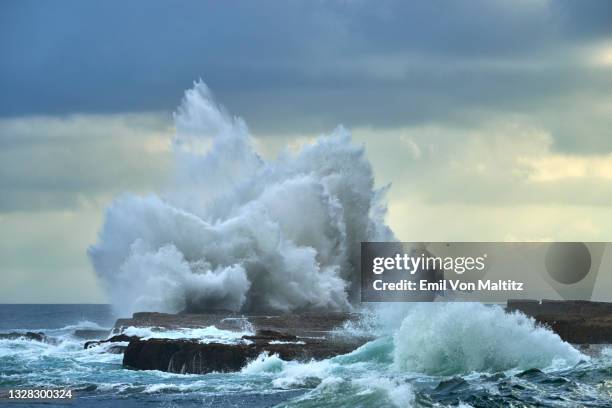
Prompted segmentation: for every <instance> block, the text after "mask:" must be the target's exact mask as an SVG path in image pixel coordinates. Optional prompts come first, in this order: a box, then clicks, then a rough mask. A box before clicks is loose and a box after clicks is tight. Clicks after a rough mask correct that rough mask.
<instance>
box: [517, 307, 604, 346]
mask: <svg viewBox="0 0 612 408" xmlns="http://www.w3.org/2000/svg"><path fill="white" fill-rule="evenodd" d="M506 310H508V311H510V312H512V311H520V312H522V313H524V314H526V315H528V316H531V317H533V318H534V319H535V320H536V321H537V322H538V323H540V324H541V325H543V326H546V327H549V328H550V329H552V330H553V331H554V332H555V333H557V334H558V335H559V336H560V337H561V338H562V339H563V340H565V341H567V342H570V343H575V344H585V343H588V344H605V343H612V303H606V302H590V301H585V300H543V301H542V302H539V301H537V300H508V304H507V306H506Z"/></svg>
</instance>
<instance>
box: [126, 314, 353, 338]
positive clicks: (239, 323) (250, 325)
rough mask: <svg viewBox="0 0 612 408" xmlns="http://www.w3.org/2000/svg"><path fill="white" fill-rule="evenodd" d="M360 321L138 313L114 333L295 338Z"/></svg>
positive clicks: (300, 316)
mask: <svg viewBox="0 0 612 408" xmlns="http://www.w3.org/2000/svg"><path fill="white" fill-rule="evenodd" d="M357 319H359V314H358V313H340V312H337V313H336V312H332V313H299V314H293V313H288V314H282V315H274V316H270V315H252V314H238V313H234V312H226V311H217V312H210V313H205V314H169V313H154V312H142V313H134V315H133V316H132V317H131V318H129V319H119V320H117V322H116V323H115V328H114V331H115V332H117V333H121V332H122V331H123V330H125V329H126V328H127V327H130V326H134V327H153V328H157V329H160V330H175V329H181V328H201V327H207V326H215V327H216V328H218V329H222V330H232V331H261V330H274V331H277V332H283V333H288V334H293V335H295V336H310V337H316V336H321V335H322V334H324V333H327V332H330V331H332V330H334V329H335V328H337V327H340V326H342V325H343V324H344V323H345V322H347V321H356V320H357Z"/></svg>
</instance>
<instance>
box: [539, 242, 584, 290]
mask: <svg viewBox="0 0 612 408" xmlns="http://www.w3.org/2000/svg"><path fill="white" fill-rule="evenodd" d="M545 265H546V270H547V271H548V274H549V275H550V277H551V278H553V279H554V280H556V281H557V282H559V283H564V284H566V285H571V284H573V283H577V282H580V281H581V280H582V279H584V278H585V277H586V276H587V275H588V274H589V271H590V270H591V253H590V252H589V248H587V246H586V245H585V244H583V243H582V242H555V243H554V244H552V245H551V246H550V247H549V248H548V251H547V252H546V259H545Z"/></svg>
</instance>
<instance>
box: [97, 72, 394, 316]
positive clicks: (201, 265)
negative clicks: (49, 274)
mask: <svg viewBox="0 0 612 408" xmlns="http://www.w3.org/2000/svg"><path fill="white" fill-rule="evenodd" d="M175 121H176V130H177V133H176V137H175V140H174V143H173V148H174V155H175V159H176V160H175V162H176V166H175V174H174V177H173V179H172V180H173V183H172V184H171V185H169V186H168V188H167V189H166V190H165V191H164V192H163V194H159V195H149V196H146V197H139V196H135V195H132V194H124V195H122V196H120V197H118V198H117V199H116V200H115V201H114V202H113V203H112V204H111V206H110V207H109V208H108V209H107V211H106V216H105V220H104V225H103V226H102V230H101V231H100V235H99V240H98V242H97V243H96V244H95V245H93V246H92V247H91V248H90V250H89V255H90V258H91V261H92V263H93V266H94V268H95V270H96V272H97V274H98V276H99V277H100V279H101V280H102V282H103V283H104V284H105V286H106V288H107V289H108V293H109V295H110V297H111V299H112V301H113V305H114V306H115V308H116V309H117V310H118V311H120V312H122V313H123V314H128V313H131V312H134V311H140V310H147V311H164V312H179V311H181V310H184V309H186V310H189V311H201V310H207V309H226V310H227V309H229V310H243V311H246V310H249V311H252V310H273V311H291V310H349V309H351V302H353V301H354V300H356V297H357V295H358V293H357V281H358V265H359V254H360V243H361V241H376V240H385V241H387V240H393V239H394V238H393V234H392V233H391V231H390V229H389V228H388V227H387V226H386V225H385V224H384V222H383V218H384V214H385V206H384V203H383V201H382V197H383V195H384V194H383V193H384V191H383V190H375V189H374V178H373V175H372V168H371V166H370V163H369V162H368V160H367V158H366V156H365V153H364V150H363V148H362V147H359V146H355V145H353V144H352V143H351V136H350V134H349V132H348V131H347V130H346V129H344V128H342V127H339V128H338V129H336V130H335V131H334V132H333V133H332V134H330V135H328V136H322V137H320V138H319V139H318V140H317V141H316V142H315V143H313V144H311V145H308V146H305V147H304V148H303V149H302V150H301V151H299V152H297V153H291V152H289V151H285V152H284V153H283V154H281V155H280V156H279V157H278V159H276V160H274V161H264V160H263V159H262V158H261V157H259V155H258V154H257V153H256V151H255V150H254V148H253V145H252V139H251V136H250V134H249V131H248V128H247V126H246V124H245V123H244V122H243V121H242V120H241V119H240V118H236V117H231V116H230V115H229V114H227V112H226V111H225V110H224V109H223V108H221V107H220V106H219V105H217V103H216V102H215V101H214V98H213V97H212V94H211V93H210V91H209V90H208V88H207V87H206V85H204V84H203V83H201V82H200V83H197V84H196V85H195V87H194V88H193V89H191V90H189V91H187V92H186V94H185V99H184V100H183V103H182V105H181V106H180V107H179V109H178V111H177V113H176V115H175ZM211 145H212V147H211Z"/></svg>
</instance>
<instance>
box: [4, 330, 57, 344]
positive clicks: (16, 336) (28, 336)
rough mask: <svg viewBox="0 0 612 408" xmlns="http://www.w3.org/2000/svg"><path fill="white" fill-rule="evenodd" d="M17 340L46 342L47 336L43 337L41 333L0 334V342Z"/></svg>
mask: <svg viewBox="0 0 612 408" xmlns="http://www.w3.org/2000/svg"><path fill="white" fill-rule="evenodd" d="M17 339H24V340H32V341H41V342H46V341H47V336H45V334H44V333H42V332H25V333H18V332H11V333H0V340H17Z"/></svg>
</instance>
